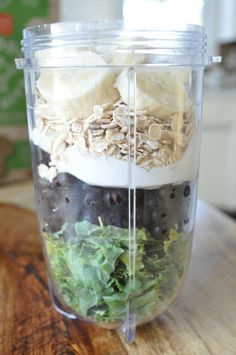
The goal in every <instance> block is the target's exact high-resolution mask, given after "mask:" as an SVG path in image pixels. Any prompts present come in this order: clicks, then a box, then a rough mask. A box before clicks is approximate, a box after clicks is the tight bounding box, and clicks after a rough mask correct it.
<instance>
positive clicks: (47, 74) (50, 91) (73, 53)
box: [36, 48, 119, 119]
mask: <svg viewBox="0 0 236 355" xmlns="http://www.w3.org/2000/svg"><path fill="white" fill-rule="evenodd" d="M53 50H54V49H53ZM53 50H52V49H51V50H46V51H45V50H44V51H42V52H44V53H40V54H37V56H38V57H39V58H43V57H44V58H46V57H47V56H48V57H50V56H51V58H52V57H55V56H56V54H57V51H55V52H52V51H53ZM58 55H60V52H59V53H58ZM63 56H64V57H66V55H63ZM63 56H62V57H63ZM68 57H69V58H71V63H73V57H76V62H75V61H74V63H75V64H76V66H78V65H79V66H81V67H79V68H78V67H76V68H73V66H71V67H69V68H68V67H67V68H65V67H64V68H63V67H62V68H53V69H43V68H42V69H41V73H40V76H39V79H38V80H37V82H36V86H37V89H38V90H39V92H40V94H41V95H42V97H43V98H44V99H45V100H46V101H47V103H48V104H49V105H50V106H51V107H52V108H55V109H57V110H58V111H60V113H61V115H62V116H64V117H66V118H68V119H69V118H73V117H80V118H84V117H88V116H89V115H91V114H92V112H93V106H94V105H95V104H97V105H102V104H107V103H108V104H112V103H113V102H114V101H116V100H117V99H118V97H119V93H118V91H117V90H116V89H115V88H114V82H115V76H114V74H113V72H112V71H111V70H110V69H109V68H108V67H103V68H97V67H96V66H100V65H106V62H105V61H104V59H103V58H102V57H101V56H100V55H98V54H96V53H93V52H82V51H81V50H78V49H77V48H73V49H70V50H69V51H68ZM55 60H56V61H57V65H58V63H59V62H58V61H60V58H55ZM83 66H84V67H83ZM88 66H91V67H88Z"/></svg>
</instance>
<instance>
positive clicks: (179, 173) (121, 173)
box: [31, 130, 197, 188]
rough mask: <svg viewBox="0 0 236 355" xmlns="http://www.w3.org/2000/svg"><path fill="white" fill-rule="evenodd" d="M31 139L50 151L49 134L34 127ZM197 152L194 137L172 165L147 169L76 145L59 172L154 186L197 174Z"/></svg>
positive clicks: (106, 182) (95, 181)
mask: <svg viewBox="0 0 236 355" xmlns="http://www.w3.org/2000/svg"><path fill="white" fill-rule="evenodd" d="M31 139H32V140H33V142H34V144H35V145H38V146H40V148H41V149H43V150H45V151H49V150H50V149H49V142H48V141H46V140H45V139H46V136H45V135H42V134H39V133H38V132H37V131H36V130H34V131H33V134H31ZM196 154H197V147H196V143H195V139H194V136H193V137H192V139H191V141H190V143H189V145H188V147H187V150H186V151H185V153H184V155H183V157H182V159H180V160H179V161H177V162H176V163H174V164H172V165H166V166H163V167H158V168H152V169H150V170H146V169H144V168H142V167H139V166H136V165H135V164H134V163H133V162H131V164H130V167H129V164H128V162H127V161H122V160H118V159H116V158H113V157H109V158H108V157H105V156H100V157H93V156H92V155H91V154H90V153H88V152H83V153H82V152H81V151H80V149H79V147H78V146H76V145H72V146H70V147H68V148H67V150H66V151H65V152H64V153H63V154H62V155H61V159H60V161H59V162H58V164H57V169H58V172H59V173H60V172H63V173H69V174H71V175H74V176H75V177H77V178H78V179H80V180H82V181H84V182H86V183H87V184H90V185H97V186H107V187H109V186H110V187H124V188H127V187H129V186H130V187H131V188H133V187H137V188H153V187H156V186H160V185H166V184H173V183H179V182H181V181H187V180H191V179H193V178H194V177H196V174H197V164H196V159H195V156H196Z"/></svg>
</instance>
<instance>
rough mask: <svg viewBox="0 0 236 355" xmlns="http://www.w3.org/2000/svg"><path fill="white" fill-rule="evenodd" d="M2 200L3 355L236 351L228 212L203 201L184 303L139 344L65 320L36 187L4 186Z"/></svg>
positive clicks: (234, 232)
mask: <svg viewBox="0 0 236 355" xmlns="http://www.w3.org/2000/svg"><path fill="white" fill-rule="evenodd" d="M3 201H5V202H7V204H1V205H0V258H1V268H0V319H1V322H0V353H1V354H2V355H5V354H6V355H8V354H17V355H21V354H35V355H38V354H42V355H44V354H81V355H107V354H108V355H110V354H112V355H125V354H126V355H127V354H132V355H136V354H137V355H145V354H147V355H154V354H160V355H162V354H164V355H174V354H177V355H191V354H194V355H198V354H199V355H201V354H202V355H207V354H215V355H218V354H227V355H230V354H232V355H233V354H235V353H236V282H235V272H236V223H235V222H234V221H233V220H231V219H230V218H229V217H227V216H226V215H224V214H222V213H221V212H219V211H217V210H215V209H213V208H211V207H209V206H207V205H206V204H205V203H202V202H200V203H199V204H198V214H197V224H196V232H195V242H194V246H193V253H192V259H191V263H190V269H189V273H188V276H187V280H186V282H185V284H184V287H183V290H182V292H181V294H180V296H179V297H178V300H177V301H176V302H174V303H173V304H172V306H171V307H170V308H169V309H168V311H166V312H165V313H164V314H163V315H161V316H160V317H159V318H158V319H156V320H155V321H154V322H152V323H150V324H146V325H144V326H141V327H139V328H138V329H137V337H136V340H135V343H134V344H132V345H127V344H125V343H124V341H123V339H122V337H121V335H120V334H119V332H116V331H110V330H106V329H102V328H98V327H95V326H94V325H90V324H87V323H84V322H82V321H80V320H69V319H66V318H63V317H62V316H61V315H59V314H58V313H57V312H56V311H55V310H54V308H53V307H52V305H51V302H50V299H49V295H48V289H47V278H46V274H45V266H44V263H43V259H42V253H41V248H40V241H39V236H38V227H37V221H36V217H35V213H34V212H33V211H30V209H32V208H33V201H34V199H33V190H32V184H31V183H30V182H27V183H19V184H17V185H13V186H10V187H7V188H1V189H0V202H3ZM9 203H11V204H9ZM13 203H15V204H17V205H18V206H14V205H12V204H13ZM23 206H24V207H25V208H23ZM26 208H27V209H26Z"/></svg>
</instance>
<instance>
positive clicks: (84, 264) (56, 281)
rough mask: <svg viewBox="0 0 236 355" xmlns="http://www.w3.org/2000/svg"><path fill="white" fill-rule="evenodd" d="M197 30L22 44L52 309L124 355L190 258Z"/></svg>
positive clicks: (49, 31) (73, 33)
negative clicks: (112, 338)
mask: <svg viewBox="0 0 236 355" xmlns="http://www.w3.org/2000/svg"><path fill="white" fill-rule="evenodd" d="M205 41H206V36H205V33H204V29H203V28H202V27H200V26H194V25H188V26H185V27H183V28H179V29H176V30H160V29H156V28H155V27H151V28H150V27H149V28H144V29H137V28H125V27H124V25H123V23H122V22H111V23H110V22H102V23H76V24H74V23H58V24H52V25H40V26H36V27H31V28H27V29H25V30H24V32H23V41H22V46H23V52H24V58H22V59H17V60H16V64H17V67H18V68H20V69H24V75H25V91H26V97H27V108H28V125H29V136H30V142H31V151H32V160H33V172H34V182H35V189H36V204H37V210H38V219H39V225H40V231H41V236H42V242H43V249H44V255H45V260H46V264H47V270H48V276H49V287H50V291H51V295H52V300H53V304H54V306H55V307H56V309H57V310H58V311H59V312H60V313H62V314H64V315H66V316H68V317H70V318H77V317H78V318H82V319H84V320H86V321H89V322H93V323H96V324H98V325H100V326H102V327H107V328H120V327H121V329H123V331H124V333H125V337H126V340H127V341H128V342H132V341H133V340H134V337H135V327H136V325H139V324H143V323H146V322H149V321H151V320H152V319H154V318H155V317H157V316H158V315H159V314H160V313H161V312H163V311H164V310H165V309H167V307H168V306H169V305H170V304H171V303H172V302H173V300H174V299H175V298H176V296H177V294H178V293H179V291H180V288H181V286H182V283H183V280H184V277H185V274H186V270H187V267H188V262H189V258H190V250H191V242H192V233H193V228H194V220H195V209H196V198H197V176H198V161H199V137H200V126H201V108H202V89H203V75H204V68H205V66H206V65H207V64H210V63H211V62H212V61H215V60H216V59H217V58H209V57H206V55H205Z"/></svg>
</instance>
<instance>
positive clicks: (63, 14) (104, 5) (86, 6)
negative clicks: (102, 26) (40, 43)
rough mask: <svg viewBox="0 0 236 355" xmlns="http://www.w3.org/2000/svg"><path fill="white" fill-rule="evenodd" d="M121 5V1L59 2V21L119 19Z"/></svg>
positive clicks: (88, 0)
mask: <svg viewBox="0 0 236 355" xmlns="http://www.w3.org/2000/svg"><path fill="white" fill-rule="evenodd" d="M122 4H123V1H122V0H60V5H61V6H60V21H97V20H115V19H121V18H122Z"/></svg>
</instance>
